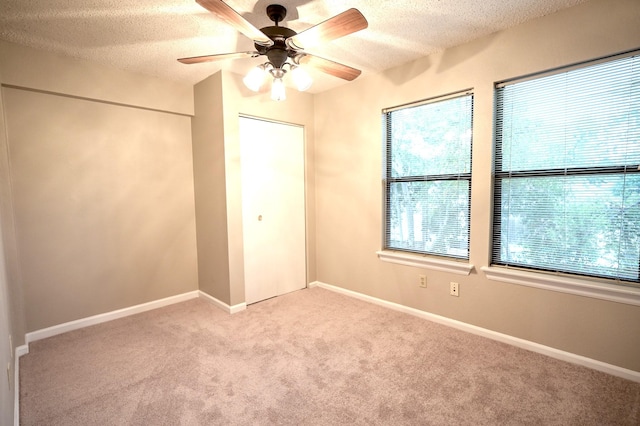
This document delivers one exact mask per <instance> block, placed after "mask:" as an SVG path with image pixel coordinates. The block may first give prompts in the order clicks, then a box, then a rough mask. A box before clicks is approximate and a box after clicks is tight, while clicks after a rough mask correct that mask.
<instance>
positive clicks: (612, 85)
mask: <svg viewBox="0 0 640 426" xmlns="http://www.w3.org/2000/svg"><path fill="white" fill-rule="evenodd" d="M500 90H501V92H502V93H500V96H499V107H498V117H497V121H498V127H499V128H498V134H499V138H501V152H500V153H499V155H501V157H502V160H503V161H502V167H501V170H502V171H507V170H511V171H522V170H543V169H565V168H586V167H591V168H593V167H609V166H621V165H629V164H635V165H637V164H640V58H638V57H630V58H624V59H621V60H618V61H612V62H609V63H604V64H600V65H595V66H591V67H587V68H582V69H578V70H573V71H568V72H565V73H562V74H557V75H552V76H549V77H544V78H539V79H535V80H530V81H525V82H522V83H516V84H513V85H510V86H506V87H504V88H502V89H500Z"/></svg>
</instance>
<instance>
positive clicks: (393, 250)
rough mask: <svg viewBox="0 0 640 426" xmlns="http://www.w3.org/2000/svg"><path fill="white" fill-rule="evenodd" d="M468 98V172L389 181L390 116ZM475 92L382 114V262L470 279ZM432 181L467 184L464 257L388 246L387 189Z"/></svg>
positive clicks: (424, 101) (460, 93)
mask: <svg viewBox="0 0 640 426" xmlns="http://www.w3.org/2000/svg"><path fill="white" fill-rule="evenodd" d="M463 97H470V108H471V110H470V111H469V116H470V129H471V135H470V144H469V153H468V155H469V170H468V172H465V173H445V174H438V175H433V174H432V175H423V176H403V177H392V176H391V170H390V161H391V159H390V157H391V144H390V128H389V125H388V124H389V117H390V114H391V113H393V112H395V111H399V110H403V109H407V108H415V107H420V106H423V105H427V104H432V103H437V102H445V101H447V100H452V99H456V98H463ZM473 105H474V92H473V89H465V90H461V91H456V92H452V93H448V94H445V95H441V96H436V97H431V98H427V99H423V100H420V101H416V102H411V103H407V104H403V105H399V106H396V107H392V108H386V109H383V110H382V128H383V143H382V147H383V155H382V159H383V161H382V167H383V170H382V174H383V179H382V191H383V203H382V204H383V205H382V216H383V220H382V249H381V250H379V251H377V252H376V254H377V255H378V257H379V258H380V260H382V261H386V262H392V263H398V264H403V265H407V266H415V267H423V268H429V269H435V270H441V271H447V272H452V273H455V274H461V275H469V273H470V272H471V270H472V269H473V265H471V264H470V263H469V258H470V222H471V172H472V160H473V158H472V152H473V149H472V148H473V114H474V108H473ZM431 181H450V182H456V181H466V182H468V188H469V189H468V195H467V197H468V207H467V209H468V211H467V218H468V223H467V227H466V229H467V247H466V255H465V256H455V255H447V254H438V253H430V252H420V251H414V250H410V249H404V248H398V247H393V246H391V245H390V244H389V234H390V230H389V229H388V226H389V223H390V219H389V215H390V209H391V199H390V198H391V191H390V185H391V184H393V183H402V182H431Z"/></svg>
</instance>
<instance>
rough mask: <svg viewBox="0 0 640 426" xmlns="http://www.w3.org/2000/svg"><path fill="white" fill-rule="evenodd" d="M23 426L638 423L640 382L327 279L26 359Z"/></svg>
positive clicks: (55, 340) (138, 322) (79, 338)
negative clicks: (323, 284)
mask: <svg viewBox="0 0 640 426" xmlns="http://www.w3.org/2000/svg"><path fill="white" fill-rule="evenodd" d="M20 417H21V424H23V425H47V426H49V425H236V424H237V425H271V424H278V425H352V424H353V425H638V424H640V384H639V383H634V382H631V381H627V380H624V379H620V378H617V377H613V376H609V375H606V374H604V373H600V372H597V371H593V370H589V369H587V368H583V367H579V366H576V365H572V364H568V363H565V362H561V361H558V360H555V359H551V358H547V357H545V356H542V355H539V354H536V353H532V352H528V351H525V350H522V349H518V348H515V347H512V346H509V345H506V344H502V343H499V342H495V341H492V340H489V339H485V338H482V337H479V336H475V335H471V334H468V333H464V332H462V331H459V330H455V329H451V328H448V327H446V326H443V325H439V324H435V323H431V322H429V321H425V320H423V319H419V318H416V317H413V316H411V315H407V314H403V313H399V312H396V311H392V310H388V309H385V308H383V307H380V306H376V305H372V304H369V303H366V302H362V301H359V300H355V299H353V298H349V297H346V296H343V295H339V294H336V293H334V292H330V291H327V290H324V289H321V288H313V289H309V290H301V291H297V292H294V293H291V294H288V295H285V296H282V297H278V298H275V299H270V300H267V301H264V302H261V303H258V304H255V305H251V306H250V307H249V308H248V309H247V310H246V311H244V312H241V313H238V314H234V315H228V314H225V313H223V312H222V311H220V310H219V309H217V308H215V307H214V306H212V305H210V304H208V303H207V302H204V301H202V300H197V299H196V300H191V301H188V302H184V303H180V304H176V305H172V306H169V307H165V308H161V309H157V310H154V311H149V312H146V313H142V314H139V315H135V316H131V317H127V318H123V319H119V320H115V321H111V322H108V323H104V324H100V325H96V326H93V327H88V328H85V329H81V330H77V331H73V332H69V333H66V334H63V335H59V336H55V337H52V338H49V339H45V340H41V341H37V342H34V343H32V344H31V345H30V352H29V354H27V355H25V356H24V357H22V358H21V360H20Z"/></svg>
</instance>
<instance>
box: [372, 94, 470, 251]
mask: <svg viewBox="0 0 640 426" xmlns="http://www.w3.org/2000/svg"><path fill="white" fill-rule="evenodd" d="M472 114H473V95H472V94H471V93H469V92H465V93H457V94H454V95H450V96H447V97H441V98H437V99H432V100H429V101H425V102H422V103H417V104H411V105H408V106H403V107H399V108H394V109H389V110H385V111H383V120H384V127H385V134H386V140H385V209H384V210H385V236H384V248H385V249H393V250H400V251H406V252H414V253H421V254H434V255H440V256H447V257H453V258H461V259H468V258H469V209H470V192H471V134H472Z"/></svg>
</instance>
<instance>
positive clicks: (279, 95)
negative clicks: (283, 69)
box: [271, 78, 287, 101]
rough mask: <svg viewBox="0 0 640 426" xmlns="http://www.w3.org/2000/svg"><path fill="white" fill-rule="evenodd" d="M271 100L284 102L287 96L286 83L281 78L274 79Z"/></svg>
mask: <svg viewBox="0 0 640 426" xmlns="http://www.w3.org/2000/svg"><path fill="white" fill-rule="evenodd" d="M271 99H273V100H274V101H284V100H285V99H287V95H286V93H285V90H284V82H283V81H282V79H281V78H274V79H273V84H271Z"/></svg>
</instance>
